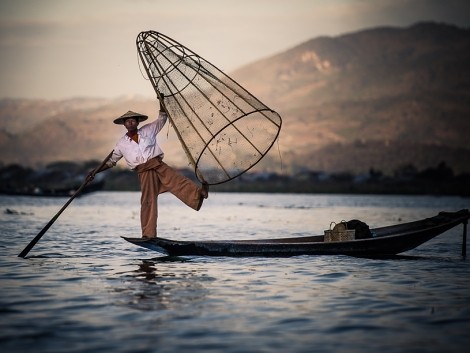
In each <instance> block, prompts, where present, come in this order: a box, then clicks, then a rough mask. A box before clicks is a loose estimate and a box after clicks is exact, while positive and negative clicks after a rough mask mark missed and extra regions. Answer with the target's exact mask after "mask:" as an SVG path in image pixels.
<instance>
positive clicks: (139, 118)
mask: <svg viewBox="0 0 470 353" xmlns="http://www.w3.org/2000/svg"><path fill="white" fill-rule="evenodd" d="M129 118H134V119H137V121H138V122H139V123H140V122H141V121H145V120H147V119H148V116H147V115H143V114H139V113H136V112H133V111H131V110H129V111H128V112H127V113H126V114H123V115H121V116H120V117H119V118H117V119H115V120H114V123H115V124H118V125H123V124H124V120H126V119H129Z"/></svg>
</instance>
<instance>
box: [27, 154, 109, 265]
mask: <svg viewBox="0 0 470 353" xmlns="http://www.w3.org/2000/svg"><path fill="white" fill-rule="evenodd" d="M113 152H114V151H111V152H110V153H109V154H108V156H107V157H106V159H105V160H103V162H101V164H100V166H99V167H98V168H96V169H94V171H93V173H92V174H91V175H90V176H91V177H94V176H95V174H96V171H98V170H100V169H101V168H103V167H104V165H105V164H106V162H107V161H108V159H110V158H111V156H112V155H113ZM91 180H93V179H91ZM91 180H90V179H89V178H88V177H87V178H86V179H85V181H84V182H83V184H82V185H80V187H79V188H78V189H77V190H76V191H75V192H74V193H73V195H72V196H71V197H70V199H69V200H68V201H67V203H66V204H65V205H64V206H63V207H62V208H61V209H60V211H59V212H57V214H56V215H55V216H54V217H52V219H51V220H50V221H49V223H47V224H46V226H45V227H44V228H43V229H42V230H41V231H40V232H39V233H38V235H36V236H35V237H34V239H33V240H31V242H30V243H29V244H28V246H27V247H25V248H24V250H23V251H22V252H21V253H20V254H19V255H18V257H22V258H24V257H25V256H26V255H28V253H29V251H30V250H31V249H32V248H33V246H34V245H36V243H37V242H38V241H39V239H41V237H42V236H43V235H44V233H46V232H47V230H48V229H49V228H50V227H51V226H52V224H54V222H55V221H56V220H57V218H59V216H60V215H61V213H62V212H64V210H65V209H66V208H67V206H68V205H70V203H71V202H72V201H73V199H74V198H75V197H77V196H78V194H80V192H81V191H82V190H83V188H84V187H85V186H87V185H88V183H89V182H91Z"/></svg>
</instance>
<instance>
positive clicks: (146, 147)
mask: <svg viewBox="0 0 470 353" xmlns="http://www.w3.org/2000/svg"><path fill="white" fill-rule="evenodd" d="M160 97H161V100H160V112H159V114H158V117H157V119H156V120H155V121H153V122H152V123H149V124H146V125H144V126H142V127H141V128H140V129H137V126H138V125H139V123H140V122H142V121H145V120H147V118H148V116H146V115H142V114H139V113H135V112H133V111H128V112H127V113H125V114H123V115H122V116H120V117H119V118H117V119H115V120H114V123H115V124H118V125H124V127H125V128H126V129H127V133H126V134H125V135H124V136H123V137H121V139H120V140H119V141H118V142H117V143H116V146H115V148H114V151H113V154H112V156H111V158H110V159H109V160H108V161H107V162H106V164H105V165H104V166H103V167H102V168H101V169H99V170H97V171H91V172H90V173H89V174H88V177H87V180H89V181H91V180H92V179H93V174H94V173H99V172H102V171H104V170H106V169H109V168H112V167H114V166H115V165H116V163H117V162H118V161H119V160H120V159H121V158H123V157H124V159H125V161H126V163H127V165H128V166H129V168H130V169H131V170H135V171H136V172H137V175H138V177H139V182H140V188H141V192H142V194H141V199H140V202H141V208H140V221H141V226H142V237H143V238H155V237H156V236H157V217H158V195H159V194H162V193H164V192H167V191H169V192H171V193H172V194H173V195H175V196H176V197H177V198H178V199H180V200H181V201H182V202H184V203H185V204H186V205H187V206H189V207H191V208H193V209H194V210H196V211H199V209H200V208H201V206H202V203H203V201H204V199H207V197H208V192H209V187H208V185H206V184H203V185H202V187H198V186H197V185H196V184H195V183H194V182H193V181H191V180H190V179H188V178H186V177H185V176H183V175H182V174H180V173H179V172H177V171H176V170H175V169H173V168H172V167H170V166H168V165H167V164H166V163H165V162H163V156H164V154H163V151H162V150H161V148H160V146H159V145H158V142H157V134H158V133H159V132H160V130H161V129H162V128H163V126H164V125H165V123H166V121H167V118H168V116H167V113H166V111H165V108H164V103H163V99H164V97H163V95H160Z"/></svg>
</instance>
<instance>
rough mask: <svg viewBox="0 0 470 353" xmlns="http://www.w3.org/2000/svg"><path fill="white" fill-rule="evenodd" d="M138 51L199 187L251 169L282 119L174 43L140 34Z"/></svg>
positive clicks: (155, 35)
mask: <svg viewBox="0 0 470 353" xmlns="http://www.w3.org/2000/svg"><path fill="white" fill-rule="evenodd" d="M136 45H137V50H138V54H139V57H140V59H141V62H142V64H143V66H144V67H145V70H146V73H147V75H148V78H149V80H150V81H151V83H152V86H153V88H154V90H155V92H156V94H157V96H158V97H159V99H161V95H163V96H164V103H165V109H166V111H167V113H168V116H169V119H170V121H171V123H172V125H173V127H174V129H175V131H176V135H177V137H178V139H179V140H180V142H181V144H182V146H183V149H184V151H185V153H186V155H187V157H188V160H189V163H190V164H191V165H192V166H193V167H194V172H195V174H196V176H197V178H198V179H199V181H201V182H202V183H207V184H209V185H213V184H221V183H224V182H227V181H229V180H232V179H234V178H236V177H238V176H240V175H241V174H243V173H244V172H246V171H247V170H249V169H250V168H252V167H253V166H254V165H256V164H257V163H258V162H259V161H260V160H261V159H262V158H263V157H264V156H265V155H266V153H267V152H268V151H269V149H270V148H271V147H272V145H273V144H274V142H275V141H276V139H277V137H278V135H279V132H280V129H281V125H282V119H281V117H280V115H279V114H278V113H276V112H275V111H274V110H272V109H269V108H268V107H267V106H266V105H264V104H263V103H261V102H260V101H259V100H258V99H257V98H255V97H254V96H253V95H252V94H251V93H249V92H248V91H247V90H246V89H244V88H243V87H242V86H241V85H239V84H238V83H237V82H236V81H235V80H233V79H232V78H230V77H229V76H228V75H226V74H225V73H223V72H222V71H221V70H219V69H218V68H217V67H215V66H214V65H212V64H211V63H209V62H208V61H206V60H204V59H203V58H202V57H200V56H199V55H197V54H196V53H194V52H193V51H191V50H189V49H188V48H186V47H185V46H183V45H182V44H180V43H178V42H176V41H175V40H173V39H171V38H169V37H167V36H165V35H163V34H161V33H159V32H155V31H145V32H141V33H140V34H139V35H138V36H137V40H136Z"/></svg>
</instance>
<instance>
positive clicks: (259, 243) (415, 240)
mask: <svg viewBox="0 0 470 353" xmlns="http://www.w3.org/2000/svg"><path fill="white" fill-rule="evenodd" d="M469 217H470V215H469V212H468V210H461V211H459V212H453V213H449V212H441V213H439V215H437V216H435V217H431V218H427V219H424V220H420V221H415V222H410V223H404V224H398V225H394V226H388V227H382V228H375V229H372V232H373V233H375V235H376V236H375V237H373V238H369V239H357V240H350V241H338V242H324V241H323V235H317V236H310V237H297V238H283V239H261V240H218V241H215V240H214V241H178V240H170V239H164V238H154V239H143V238H126V237H124V239H125V240H127V241H129V242H131V243H133V244H135V245H139V246H142V247H144V248H147V249H150V250H154V251H158V252H160V253H163V254H166V255H170V256H232V257H234V256H243V257H246V256H267V257H288V256H299V255H350V256H364V257H371V256H390V255H396V254H400V253H403V252H405V251H408V250H411V249H414V248H416V247H417V246H419V245H421V244H423V243H425V242H427V241H429V240H430V239H432V238H434V237H436V236H438V235H440V234H442V233H444V232H446V231H447V230H449V229H452V228H454V227H455V226H457V225H459V224H461V223H467V222H468V219H469Z"/></svg>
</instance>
